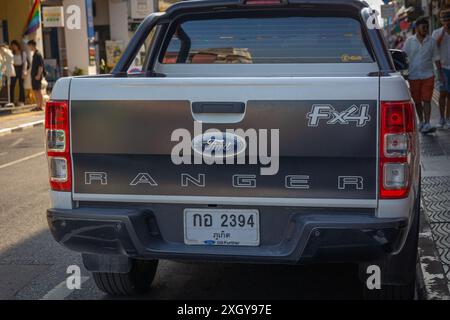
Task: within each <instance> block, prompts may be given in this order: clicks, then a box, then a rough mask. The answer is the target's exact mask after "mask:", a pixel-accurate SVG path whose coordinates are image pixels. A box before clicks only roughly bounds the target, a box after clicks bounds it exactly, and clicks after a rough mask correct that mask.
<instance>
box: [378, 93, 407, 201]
mask: <svg viewBox="0 0 450 320" xmlns="http://www.w3.org/2000/svg"><path fill="white" fill-rule="evenodd" d="M415 144H416V141H415V111H414V104H413V103H412V102H411V101H395V102H385V101H384V102H381V135H380V197H381V198H382V199H396V198H397V199H399V198H405V197H407V196H408V194H409V189H410V186H411V174H412V170H413V168H414V161H415V154H413V152H414V151H413V150H414V146H415Z"/></svg>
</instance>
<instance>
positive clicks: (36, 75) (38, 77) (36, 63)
mask: <svg viewBox="0 0 450 320" xmlns="http://www.w3.org/2000/svg"><path fill="white" fill-rule="evenodd" d="M28 48H29V49H30V51H31V52H32V53H33V60H32V61H31V87H32V88H33V93H34V96H35V98H36V103H37V106H36V108H34V109H33V110H34V111H40V110H43V106H44V97H43V96H42V79H43V78H44V59H43V58H42V55H41V53H40V52H39V50H38V49H37V48H36V41H34V40H30V41H28Z"/></svg>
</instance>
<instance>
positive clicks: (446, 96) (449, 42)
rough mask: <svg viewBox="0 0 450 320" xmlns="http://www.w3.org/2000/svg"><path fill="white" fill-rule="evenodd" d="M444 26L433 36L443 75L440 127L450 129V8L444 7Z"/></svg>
mask: <svg viewBox="0 0 450 320" xmlns="http://www.w3.org/2000/svg"><path fill="white" fill-rule="evenodd" d="M439 19H440V21H441V24H442V27H441V28H439V29H436V30H434V31H433V35H432V37H433V38H434V39H435V40H436V44H437V46H438V48H439V56H440V60H441V65H442V74H441V75H442V76H441V77H438V78H439V79H438V81H437V84H438V85H439V86H438V87H437V88H438V89H439V112H440V116H441V118H440V120H439V123H438V125H437V127H438V128H443V129H450V8H449V7H448V6H447V7H444V8H442V9H441V11H440V13H439Z"/></svg>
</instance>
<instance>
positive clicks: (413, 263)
mask: <svg viewBox="0 0 450 320" xmlns="http://www.w3.org/2000/svg"><path fill="white" fill-rule="evenodd" d="M419 227H420V188H419V192H418V199H417V201H416V205H415V210H414V217H413V222H412V225H411V229H410V230H409V233H408V236H407V239H406V242H405V245H404V246H403V248H402V250H401V251H400V252H399V253H398V254H397V255H396V256H394V257H392V258H391V259H390V260H389V261H385V266H388V268H387V269H389V268H393V269H395V270H397V273H398V268H396V266H395V265H396V264H399V265H401V266H402V267H401V268H400V269H401V270H404V271H405V273H406V274H408V275H409V276H408V279H406V280H407V281H406V282H404V284H398V285H381V289H380V290H369V289H367V286H366V284H365V283H364V284H363V295H364V299H367V300H412V299H414V296H415V293H416V268H417V263H418V253H417V252H418V244H419ZM388 272H389V271H388ZM404 280H405V279H403V281H404Z"/></svg>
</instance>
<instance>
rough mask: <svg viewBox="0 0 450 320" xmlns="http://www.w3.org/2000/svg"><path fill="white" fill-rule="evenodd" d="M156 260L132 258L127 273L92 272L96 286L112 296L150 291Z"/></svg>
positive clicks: (156, 265)
mask: <svg viewBox="0 0 450 320" xmlns="http://www.w3.org/2000/svg"><path fill="white" fill-rule="evenodd" d="M157 268H158V260H136V259H133V262H132V267H131V270H130V271H129V272H128V273H110V272H93V273H92V276H93V277H94V281H95V284H96V285H97V287H98V288H99V289H100V290H101V291H103V292H105V293H107V294H110V295H113V296H132V295H138V294H144V293H147V292H149V291H150V287H151V285H152V282H153V280H154V278H155V274H156V270H157Z"/></svg>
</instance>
